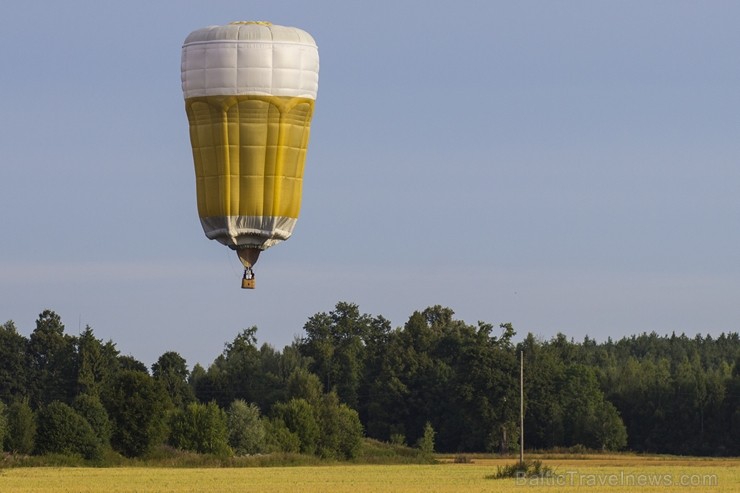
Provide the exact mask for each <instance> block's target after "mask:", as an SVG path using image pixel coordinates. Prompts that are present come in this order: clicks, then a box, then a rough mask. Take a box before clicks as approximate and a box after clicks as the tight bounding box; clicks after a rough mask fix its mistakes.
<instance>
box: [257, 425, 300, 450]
mask: <svg viewBox="0 0 740 493" xmlns="http://www.w3.org/2000/svg"><path fill="white" fill-rule="evenodd" d="M262 426H263V427H264V428H265V449H266V451H267V452H272V453H275V452H281V453H298V452H299V451H300V449H301V439H300V437H298V434H297V433H294V432H292V431H290V430H289V429H288V427H287V426H286V425H285V423H284V422H283V420H282V419H280V418H271V419H267V418H263V419H262Z"/></svg>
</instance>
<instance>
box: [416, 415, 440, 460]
mask: <svg viewBox="0 0 740 493" xmlns="http://www.w3.org/2000/svg"><path fill="white" fill-rule="evenodd" d="M434 435H436V432H435V431H434V428H432V424H431V423H430V422H429V421H427V423H426V424H425V425H424V435H422V437H421V438H419V442H418V443H417V446H418V448H419V450H420V451H421V453H422V455H424V456H426V457H431V456H432V455H434Z"/></svg>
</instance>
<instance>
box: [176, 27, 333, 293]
mask: <svg viewBox="0 0 740 493" xmlns="http://www.w3.org/2000/svg"><path fill="white" fill-rule="evenodd" d="M318 81H319V54H318V48H317V47H316V43H315V41H314V39H313V38H312V37H311V35H310V34H308V33H307V32H305V31H303V30H301V29H297V28H293V27H284V26H278V25H273V24H270V23H269V22H233V23H231V24H228V25H225V26H211V27H206V28H203V29H198V30H196V31H193V32H192V33H190V35H189V36H188V37H187V38H186V39H185V43H184V44H183V47H182V90H183V95H184V97H185V109H186V112H187V115H188V120H189V122H190V142H191V145H192V150H193V160H194V162H195V178H196V191H197V198H198V214H199V216H200V220H201V224H202V225H203V231H204V232H205V234H206V236H207V237H208V238H210V239H213V240H217V241H219V242H220V243H222V244H224V245H226V246H228V247H230V248H232V249H234V250H236V251H237V253H238V254H239V258H240V259H241V261H242V263H243V264H244V267H245V276H244V280H243V281H242V286H243V287H250V288H252V287H254V275H253V273H252V271H251V268H252V265H253V264H254V262H256V261H257V257H258V256H259V252H261V251H262V250H265V249H267V248H269V247H271V246H273V245H275V244H277V243H279V242H281V241H284V240H287V239H288V238H289V237H290V235H291V234H292V232H293V228H294V227H295V224H296V220H297V219H298V213H299V211H300V207H301V189H302V183H303V167H304V163H305V160H306V150H307V147H308V138H309V131H310V125H311V116H312V115H313V108H314V101H315V100H316V94H317V91H318Z"/></svg>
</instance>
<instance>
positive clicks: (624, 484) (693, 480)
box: [0, 455, 740, 493]
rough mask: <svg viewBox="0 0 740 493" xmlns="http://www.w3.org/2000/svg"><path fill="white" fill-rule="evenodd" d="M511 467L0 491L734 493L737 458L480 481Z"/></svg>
mask: <svg viewBox="0 0 740 493" xmlns="http://www.w3.org/2000/svg"><path fill="white" fill-rule="evenodd" d="M511 462H513V461H512V460H511V459H509V460H501V459H485V458H474V459H473V463H472V464H453V463H451V462H446V461H445V462H443V463H441V464H437V465H377V466H376V465H327V466H307V467H271V468H239V469H236V468H233V469H178V468H132V467H122V468H100V469H96V468H17V469H5V470H0V492H2V493H9V492H13V493H15V492H24V493H25V492H29V493H30V492H33V493H42V492H43V493H51V492H54V493H57V492H69V493H83V492H95V493H98V492H104V493H118V492H137V493H145V492H146V493H149V492H157V493H159V492H173V493H174V492H177V493H180V492H214V493H219V492H251V491H258V492H322V493H323V492H331V493H334V492H337V493H339V492H352V493H364V492H371V491H372V492H375V491H381V492H425V493H426V492H450V493H452V492H460V491H464V492H505V491H537V492H539V491H542V492H548V493H549V492H568V491H574V490H575V491H588V492H593V493H598V492H619V491H639V492H645V493H648V492H663V493H668V492H670V493H673V492H682V491H686V492H692V493H698V492H740V459H681V458H663V457H637V456H619V455H617V456H592V457H587V458H582V459H572V458H558V459H544V460H543V462H544V463H545V464H546V465H548V466H550V467H552V468H554V469H555V471H556V473H557V474H558V476H557V477H556V478H554V479H545V480H538V481H533V482H525V484H520V483H522V480H519V481H517V480H515V479H500V480H493V479H487V476H489V475H491V474H494V473H495V472H496V466H498V465H502V464H507V463H511Z"/></svg>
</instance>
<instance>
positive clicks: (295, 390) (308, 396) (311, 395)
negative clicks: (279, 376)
mask: <svg viewBox="0 0 740 493" xmlns="http://www.w3.org/2000/svg"><path fill="white" fill-rule="evenodd" d="M323 393H324V391H323V388H322V385H321V380H320V379H319V377H318V376H317V375H316V374H314V373H311V372H310V371H308V370H307V369H306V368H296V369H295V370H294V371H293V373H291V375H290V377H289V378H288V384H287V397H288V400H290V399H305V400H306V401H308V402H309V403H311V404H313V405H316V404H318V403H319V402H320V401H321V396H322V394H323Z"/></svg>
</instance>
